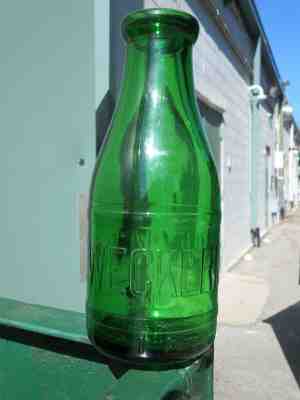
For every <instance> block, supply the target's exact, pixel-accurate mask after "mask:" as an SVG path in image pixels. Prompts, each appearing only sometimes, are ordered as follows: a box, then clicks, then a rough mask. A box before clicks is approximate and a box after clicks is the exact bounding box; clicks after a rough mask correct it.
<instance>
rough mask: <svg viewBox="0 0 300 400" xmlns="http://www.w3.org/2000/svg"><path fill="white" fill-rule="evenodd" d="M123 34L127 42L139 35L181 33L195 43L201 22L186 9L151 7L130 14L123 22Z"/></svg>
mask: <svg viewBox="0 0 300 400" xmlns="http://www.w3.org/2000/svg"><path fill="white" fill-rule="evenodd" d="M122 34H123V37H124V39H125V40H126V41H127V42H131V41H134V40H135V39H136V38H137V37H139V36H151V37H152V38H166V37H168V36H174V34H177V35H178V34H181V35H183V36H184V37H185V38H186V39H188V40H189V41H190V42H191V43H194V42H195V41H196V40H197V37H198V34H199V23H198V21H197V19H196V18H195V17H194V16H192V15H191V14H189V13H187V12H184V11H178V10H175V9H172V8H150V9H143V10H138V11H135V12H133V13H130V14H128V15H127V16H126V17H125V18H124V19H123V22H122Z"/></svg>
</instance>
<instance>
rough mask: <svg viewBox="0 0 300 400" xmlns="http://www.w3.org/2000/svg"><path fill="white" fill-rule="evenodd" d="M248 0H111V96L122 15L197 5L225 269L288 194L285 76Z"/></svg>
mask: <svg viewBox="0 0 300 400" xmlns="http://www.w3.org/2000/svg"><path fill="white" fill-rule="evenodd" d="M224 3H226V4H224ZM242 3H245V2H238V1H230V2H224V1H223V0H218V1H216V0H215V1H211V0H203V1H199V0H145V1H129V0H127V1H124V2H122V10H121V9H120V3H119V2H118V1H112V2H111V17H110V21H111V26H113V27H114V28H113V29H112V31H111V44H112V45H113V49H112V51H111V60H110V61H111V65H114V66H113V69H112V80H113V84H112V86H111V94H112V97H113V98H116V96H117V92H118V88H116V84H115V82H119V81H120V77H121V69H120V65H121V64H122V63H123V52H122V50H121V47H120V46H122V45H121V44H120V34H119V32H118V30H117V29H116V28H115V27H118V26H119V25H120V22H121V20H122V18H123V17H124V15H126V14H127V13H128V12H130V11H133V10H134V9H137V8H143V7H144V8H155V7H164V8H165V7H166V8H168V7H170V8H176V9H179V10H182V11H186V12H188V13H191V14H193V15H194V16H195V17H196V18H197V19H198V21H199V25H200V35H199V38H198V40H197V42H196V44H195V46H194V53H193V62H194V80H195V86H196V92H197V96H198V100H199V109H200V113H201V116H202V123H203V127H204V129H205V130H206V132H207V137H208V140H209V141H210V144H211V148H212V149H213V152H214V155H215V159H216V160H217V165H218V168H219V177H220V184H221V191H222V214H223V217H222V218H223V221H222V240H221V243H222V251H221V254H222V269H223V270H227V269H229V268H230V267H231V266H232V265H233V264H234V263H235V262H236V261H237V260H238V259H239V258H240V257H241V255H242V254H243V253H244V252H246V251H247V250H248V249H249V247H250V246H251V245H252V244H253V243H257V240H260V236H262V235H263V234H265V233H266V232H267V231H268V229H269V228H270V227H271V226H272V224H273V223H275V222H276V221H278V220H279V214H280V208H281V207H282V206H281V204H279V203H284V204H286V201H285V200H284V199H285V197H286V195H285V194H283V199H282V198H281V197H280V190H279V189H278V187H282V186H283V185H284V183H283V182H281V181H280V179H281V178H280V176H279V175H278V173H279V172H280V171H277V170H276V168H275V164H274V160H275V153H276V152H277V150H278V146H279V145H280V143H279V141H278V140H279V139H280V135H281V134H282V135H283V137H284V138H286V137H287V136H288V134H287V133H286V132H285V123H283V117H282V111H281V108H282V102H283V98H284V93H283V89H282V85H281V78H280V75H279V72H278V70H277V68H276V64H275V61H274V58H273V55H272V52H271V50H270V49H269V48H266V45H263V44H262V42H264V43H265V40H266V37H265V34H264V32H263V28H262V26H261V25H260V20H259V16H258V14H257V11H256V8H255V5H254V4H253V2H252V1H248V2H246V3H248V6H250V11H251V13H252V14H251V18H250V19H249V18H248V14H247V12H246V11H247V10H246V9H245V8H243V7H241V4H242ZM116 43H117V44H118V45H117V46H116ZM116 65H118V67H116ZM252 89H253V93H254V95H253V93H252V91H251V90H252ZM255 90H257V91H258V93H257V94H256V93H255ZM255 96H257V97H255ZM281 131H282V132H281ZM287 179H288V178H287V176H286V177H285V180H286V181H287ZM282 190H283V191H284V190H285V189H282ZM257 236H258V238H257Z"/></svg>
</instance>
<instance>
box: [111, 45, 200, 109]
mask: <svg viewBox="0 0 300 400" xmlns="http://www.w3.org/2000/svg"><path fill="white" fill-rule="evenodd" d="M169 97H172V100H173V102H174V106H175V107H176V108H180V109H184V110H185V111H186V112H187V113H191V112H192V113H194V112H196V113H197V111H196V108H197V107H196V102H195V92H194V84H193V67H192V45H191V44H189V43H188V44H187V43H185V42H183V41H171V40H167V39H163V38H162V39H153V40H151V39H150V40H148V42H146V43H135V42H130V43H128V45H127V49H126V64H125V70H124V76H123V86H122V89H121V93H120V97H119V102H118V110H119V111H120V112H121V111H122V112H125V113H127V115H128V116H129V115H130V116H133V114H134V113H135V112H136V111H137V108H138V107H139V105H140V104H141V100H142V99H143V98H145V99H147V100H150V101H151V102H152V104H153V105H154V106H157V107H158V106H159V105H160V103H163V102H164V101H165V100H166V98H169Z"/></svg>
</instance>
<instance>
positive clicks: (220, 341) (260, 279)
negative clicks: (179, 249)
mask: <svg viewBox="0 0 300 400" xmlns="http://www.w3.org/2000/svg"><path fill="white" fill-rule="evenodd" d="M299 260H300V210H298V211H297V212H296V213H294V214H292V215H290V216H289V217H288V218H287V219H286V220H285V221H284V222H283V223H280V224H279V225H276V226H275V227H274V228H273V229H272V230H271V231H270V233H268V235H267V236H266V237H265V238H264V239H263V241H262V245H261V248H255V249H253V250H252V251H251V252H250V253H249V255H248V256H247V257H246V259H243V260H242V261H240V262H239V263H238V264H237V265H236V266H235V268H234V269H233V270H232V271H231V272H229V273H226V274H223V275H222V276H221V279H220V292H219V303H220V315H219V329H218V335H217V339H216V362H215V399H216V400H235V399H236V400H248V399H249V400H250V399H251V400H265V399H272V400H276V399H280V400H285V399H286V400H294V399H295V400H296V399H297V400H298V399H300V389H299V388H300V286H299Z"/></svg>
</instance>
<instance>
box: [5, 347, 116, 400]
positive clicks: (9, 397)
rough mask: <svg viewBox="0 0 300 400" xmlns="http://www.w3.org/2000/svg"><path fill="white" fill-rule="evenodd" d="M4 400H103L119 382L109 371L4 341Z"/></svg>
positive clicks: (63, 356)
mask: <svg viewBox="0 0 300 400" xmlns="http://www.w3.org/2000/svg"><path fill="white" fill-rule="evenodd" d="M0 353H1V368H0V390H1V394H0V398H1V400H17V399H18V400H19V399H30V400H35V399H38V400H50V399H51V400H86V399H89V400H94V399H95V400H96V399H97V400H100V399H104V398H105V397H104V394H105V392H106V391H108V389H109V387H110V386H112V385H113V384H114V383H115V378H114V377H113V375H112V374H111V372H110V370H109V369H108V367H107V366H106V365H104V364H99V363H97V362H92V361H87V360H82V359H80V358H74V357H70V356H67V355H64V354H58V353H55V352H52V351H48V350H44V349H40V348H36V347H32V346H27V345H23V344H20V343H16V342H14V341H10V340H0Z"/></svg>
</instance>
